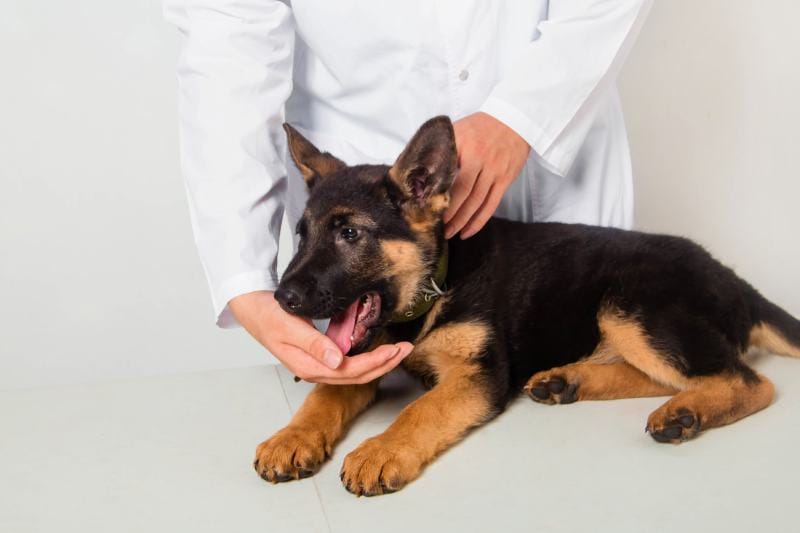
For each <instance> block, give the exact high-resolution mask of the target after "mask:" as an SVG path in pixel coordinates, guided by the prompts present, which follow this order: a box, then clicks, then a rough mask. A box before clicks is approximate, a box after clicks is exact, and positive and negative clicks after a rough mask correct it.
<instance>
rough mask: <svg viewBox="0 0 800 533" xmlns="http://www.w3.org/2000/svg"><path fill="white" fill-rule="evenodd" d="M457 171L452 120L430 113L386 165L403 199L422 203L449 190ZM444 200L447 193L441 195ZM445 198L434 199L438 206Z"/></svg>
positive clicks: (426, 202)
mask: <svg viewBox="0 0 800 533" xmlns="http://www.w3.org/2000/svg"><path fill="white" fill-rule="evenodd" d="M457 172H458V153H457V152H456V137H455V132H454V131H453V123H452V122H450V119H449V118H448V117H446V116H439V117H434V118H432V119H430V120H428V121H427V122H426V123H425V124H423V125H422V126H420V128H419V130H417V133H415V134H414V137H412V139H411V141H409V143H408V145H407V146H406V147H405V149H404V150H403V153H401V154H400V157H398V158H397V161H395V163H394V165H393V166H392V168H391V169H389V177H390V178H391V179H392V181H393V182H394V183H395V185H397V187H398V188H399V189H400V191H401V193H402V194H403V196H404V199H405V200H410V201H413V202H414V203H416V204H417V205H418V206H420V207H422V206H424V205H425V204H429V203H431V200H432V199H434V198H437V197H439V198H441V195H443V194H445V193H447V192H448V191H449V190H450V185H452V184H453V179H454V178H455V175H456V173H457ZM444 199H445V200H447V197H444ZM443 204H446V201H445V202H436V205H437V206H442V205H443Z"/></svg>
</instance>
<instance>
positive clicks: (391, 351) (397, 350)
mask: <svg viewBox="0 0 800 533" xmlns="http://www.w3.org/2000/svg"><path fill="white" fill-rule="evenodd" d="M413 349H414V346H413V345H412V344H410V343H408V342H401V343H398V344H385V345H382V346H379V347H378V348H376V349H375V350H373V351H371V352H368V353H363V354H359V355H357V356H354V357H347V358H345V360H344V362H343V363H342V364H341V365H340V366H339V368H337V369H336V370H331V369H330V368H328V367H326V366H325V365H323V364H322V363H320V362H319V361H317V360H316V359H315V358H314V357H313V356H311V355H309V354H308V353H305V352H304V351H303V350H301V349H300V348H297V347H295V346H291V345H288V344H287V345H284V346H281V347H280V348H279V350H280V352H281V353H280V354H277V353H276V356H277V357H278V359H280V360H281V362H282V363H284V366H286V367H287V368H289V370H291V371H292V372H294V374H295V375H296V376H297V377H299V378H301V379H303V380H305V381H310V382H313V383H329V384H332V385H349V384H359V383H368V382H370V381H372V380H374V379H376V378H378V377H380V376H382V375H383V374H385V373H387V372H389V371H390V370H392V369H393V368H394V367H396V366H397V365H399V364H400V362H401V361H402V360H403V359H404V358H405V357H406V356H407V355H408V354H409V353H411V350H413ZM276 351H277V350H276Z"/></svg>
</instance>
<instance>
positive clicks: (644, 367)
mask: <svg viewBox="0 0 800 533" xmlns="http://www.w3.org/2000/svg"><path fill="white" fill-rule="evenodd" d="M285 129H286V131H287V134H288V142H289V151H290V153H291V156H292V158H293V160H294V162H295V163H296V165H297V167H298V168H299V169H300V171H301V172H302V174H303V175H304V177H305V180H306V182H307V184H308V187H309V199H308V204H307V208H306V210H305V213H304V214H303V217H302V220H300V222H299V224H298V226H297V232H298V233H299V236H300V243H299V249H298V252H297V255H296V256H295V257H294V259H293V260H292V262H291V263H290V265H289V267H288V269H287V270H286V273H285V274H284V276H283V279H282V281H281V283H280V286H279V288H278V290H277V291H276V293H275V297H276V299H277V300H278V301H279V302H280V304H281V305H282V307H283V308H284V309H285V310H286V311H288V312H289V313H295V314H298V315H302V316H306V317H313V318H332V320H331V326H330V328H329V331H328V334H329V335H330V336H331V338H333V339H334V340H335V341H336V342H337V344H338V345H339V346H340V347H341V348H342V349H343V351H345V352H346V353H348V355H355V354H358V353H360V352H363V351H365V350H368V349H370V348H371V347H372V346H375V345H377V344H378V343H383V342H398V341H411V342H413V343H414V345H415V347H414V350H413V352H412V353H411V354H410V355H408V356H407V357H406V359H405V360H404V361H403V363H402V364H403V366H404V367H405V369H406V370H408V371H409V372H411V373H412V374H415V375H417V376H420V377H421V378H422V379H423V380H424V383H425V384H426V385H427V386H428V387H429V390H428V392H426V393H425V394H424V395H422V396H421V397H420V398H418V399H417V400H416V401H414V402H413V403H411V404H410V405H409V406H407V407H406V408H405V409H404V410H403V411H402V412H401V413H400V415H399V417H398V418H397V420H396V421H395V422H394V423H393V424H392V425H391V427H389V428H388V429H387V430H386V431H385V432H384V433H382V434H381V435H378V436H376V437H373V438H370V439H368V440H367V441H365V442H364V443H362V444H361V445H360V446H359V447H358V448H357V449H356V450H354V451H353V452H351V453H350V454H349V455H348V456H347V457H346V458H345V460H344V464H343V466H342V469H341V479H342V482H343V483H344V486H345V487H346V488H347V490H349V491H350V492H353V493H354V494H357V495H366V496H372V495H377V494H385V493H389V492H393V491H396V490H398V489H400V488H401V487H403V486H404V485H406V484H407V483H408V482H410V481H412V480H413V479H414V478H416V477H417V476H418V475H419V474H420V471H421V470H422V469H423V467H424V466H425V465H426V464H427V463H429V462H430V461H431V460H432V459H434V458H435V457H436V456H437V455H438V454H440V453H441V452H442V451H444V450H446V449H447V448H448V447H450V446H451V445H453V444H454V443H455V442H456V441H458V440H459V439H460V438H462V437H463V436H464V434H465V433H466V432H467V431H468V430H469V429H470V428H474V427H476V426H479V425H481V424H483V423H485V422H486V421H488V420H490V419H491V418H493V417H495V416H497V415H498V414H499V413H500V412H502V411H503V409H504V408H505V406H506V405H507V404H508V402H509V401H510V400H511V399H512V398H514V397H515V396H516V395H517V394H518V392H519V391H520V389H522V390H524V392H525V393H527V395H528V396H530V398H532V399H533V400H534V401H536V402H539V403H545V404H566V403H571V402H575V401H578V400H608V399H614V398H636V397H643V396H671V398H670V399H669V400H668V401H667V402H666V403H664V404H663V405H662V406H661V407H659V408H658V409H656V410H655V411H654V412H653V413H652V414H651V415H650V417H649V419H648V420H647V431H648V432H649V433H650V435H651V436H652V437H653V438H654V439H655V440H656V441H658V442H670V443H679V442H682V441H684V440H686V439H689V438H692V437H694V436H695V435H697V434H698V433H699V432H701V431H703V430H706V429H710V428H713V427H717V426H722V425H724V424H729V423H731V422H734V421H736V420H739V419H740V418H743V417H745V416H747V415H749V414H751V413H754V412H756V411H758V410H759V409H762V408H764V407H766V406H767V405H769V403H770V402H771V400H772V398H773V394H774V388H773V385H772V383H771V382H770V381H769V380H768V379H767V378H766V377H764V376H761V375H759V374H758V373H756V372H755V371H754V370H753V369H752V368H750V367H749V366H748V365H747V364H746V363H745V362H743V360H742V356H743V354H744V353H745V352H747V351H748V349H749V348H750V347H751V346H757V347H763V348H766V349H768V350H771V351H773V352H777V353H780V354H785V355H791V356H795V357H800V322H799V321H797V320H796V319H794V318H793V317H792V316H790V315H789V314H788V313H786V312H785V311H783V310H782V309H780V308H779V307H778V306H776V305H775V304H773V303H770V302H769V301H767V300H766V299H765V298H764V297H763V296H761V295H760V294H759V293H758V292H757V291H756V290H755V289H754V288H753V287H751V286H750V285H749V284H748V283H746V282H745V281H743V280H742V279H740V278H739V277H737V276H736V274H734V272H733V271H732V270H730V269H729V268H726V267H725V266H723V265H722V264H720V263H719V262H717V261H716V260H715V259H713V258H712V257H711V256H710V255H709V254H708V253H707V252H706V251H705V250H704V249H703V248H701V247H700V246H699V245H697V244H694V243H693V242H691V241H689V240H687V239H683V238H680V237H671V236H665V235H649V234H644V233H638V232H633V231H622V230H618V229H612V228H600V227H591V226H584V225H579V224H558V223H536V224H525V223H519V222H511V221H507V220H502V219H498V218H494V219H491V220H490V221H489V222H488V223H487V224H486V226H485V227H484V228H483V230H482V231H481V232H479V233H478V234H477V235H475V236H474V237H472V238H470V239H468V240H463V241H462V240H460V239H453V240H451V241H450V242H449V245H448V243H447V242H446V241H445V239H444V236H443V235H444V232H443V221H442V213H443V211H444V209H445V208H446V207H447V205H448V200H449V192H448V190H449V187H450V185H451V183H452V181H453V178H454V176H455V175H456V173H457V170H458V168H457V167H458V165H457V154H456V147H455V138H454V133H453V127H452V124H451V122H450V120H449V119H448V118H447V117H437V118H434V119H431V120H429V121H428V122H426V123H425V124H424V125H423V126H422V127H421V128H420V129H419V131H418V132H417V133H416V134H415V135H414V137H413V139H412V140H411V141H410V143H409V144H408V146H407V147H406V148H405V150H404V151H403V153H402V154H400V156H399V157H398V159H397V161H396V162H395V163H394V165H393V166H391V167H388V166H382V165H359V166H353V167H349V166H347V165H345V164H344V163H342V162H341V161H340V160H338V159H336V158H335V157H334V156H332V155H330V154H328V153H320V151H319V150H317V149H316V148H315V147H314V146H312V145H311V143H310V142H309V141H308V140H306V139H305V138H303V137H302V136H301V135H300V134H299V133H298V132H297V131H295V130H294V129H293V128H291V127H290V126H288V125H287V126H286V127H285ZM443 258H446V259H447V263H448V264H449V266H448V267H447V268H446V275H444V276H442V275H441V274H442V271H443V270H444V269H443V268H442V265H443V264H444V261H443ZM437 278H438V279H437ZM445 284H446V287H443V285H445ZM376 390H377V382H372V383H364V384H362V385H352V386H333V385H317V387H316V388H315V389H314V390H313V392H312V393H311V394H310V395H309V397H308V398H307V399H306V401H305V403H304V404H303V406H302V407H301V408H300V409H299V411H298V412H297V414H296V415H295V416H294V418H293V419H292V420H291V422H290V423H289V425H288V426H287V427H285V428H284V429H282V430H280V431H279V432H278V433H276V434H275V435H274V436H272V437H271V438H270V439H269V440H267V441H265V442H264V443H262V444H261V445H260V446H259V447H258V449H257V451H256V461H255V468H256V470H257V472H258V473H259V474H260V475H261V476H262V477H263V478H264V479H266V480H268V481H271V482H279V481H288V480H291V479H298V478H303V477H308V476H310V475H312V474H314V473H315V472H316V471H317V470H318V469H319V467H320V465H321V464H322V462H323V461H324V460H325V459H326V458H327V457H328V456H329V455H330V453H331V449H332V447H333V445H334V444H335V443H336V441H337V440H338V439H339V438H340V436H341V435H342V433H343V431H344V430H345V429H346V427H347V425H348V424H349V423H350V422H351V421H352V420H353V419H354V418H355V417H356V416H357V415H358V414H359V413H360V412H362V411H363V410H364V409H365V408H366V407H367V406H369V405H370V403H371V402H372V401H373V399H374V398H375V396H376Z"/></svg>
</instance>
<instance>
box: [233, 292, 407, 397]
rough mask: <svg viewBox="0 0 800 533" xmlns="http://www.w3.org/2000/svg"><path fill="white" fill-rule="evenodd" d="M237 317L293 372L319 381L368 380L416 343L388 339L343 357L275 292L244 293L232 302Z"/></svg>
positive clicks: (404, 354)
mask: <svg viewBox="0 0 800 533" xmlns="http://www.w3.org/2000/svg"><path fill="white" fill-rule="evenodd" d="M229 306H230V309H231V312H232V313H233V316H234V317H236V319H237V320H238V321H239V323H240V324H241V325H242V326H244V328H245V329H246V330H247V332H248V333H250V335H252V336H253V338H254V339H256V340H257V341H258V342H259V343H261V344H262V345H263V346H264V347H265V348H266V349H267V350H269V351H270V352H271V353H272V354H273V355H275V357H277V358H278V359H279V360H280V362H281V363H283V366H285V367H286V368H288V369H289V370H290V371H292V372H293V373H294V375H295V376H297V377H299V378H301V379H304V380H306V381H311V382H315V383H330V384H333V385H348V384H357V383H368V382H370V381H373V380H374V379H377V378H379V377H380V376H382V375H384V374H386V373H387V372H389V371H390V370H391V369H393V368H394V367H396V366H397V365H398V364H400V362H401V361H402V360H403V359H404V358H405V357H406V356H407V355H408V354H409V353H411V350H413V349H414V346H413V345H412V344H411V343H408V342H399V343H397V344H384V345H382V346H378V347H377V348H375V349H374V350H372V351H371V352H366V353H361V354H358V356H357V357H344V356H343V355H342V352H341V350H340V349H339V347H338V346H336V343H334V342H333V341H332V340H331V339H329V338H328V337H326V336H325V335H323V334H322V333H320V332H319V331H317V330H316V328H314V326H313V325H312V324H311V321H310V320H308V319H306V318H301V317H298V316H295V315H292V314H289V313H287V312H286V311H284V310H283V309H281V307H280V305H279V304H278V302H277V301H276V300H275V297H274V294H273V292H272V291H256V292H251V293H247V294H242V295H241V296H237V297H236V298H234V299H232V300H231V301H230V303H229Z"/></svg>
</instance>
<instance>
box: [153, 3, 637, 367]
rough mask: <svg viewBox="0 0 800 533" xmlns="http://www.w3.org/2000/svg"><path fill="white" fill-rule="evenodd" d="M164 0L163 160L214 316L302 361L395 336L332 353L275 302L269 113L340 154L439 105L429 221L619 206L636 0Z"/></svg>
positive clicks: (391, 150)
mask: <svg viewBox="0 0 800 533" xmlns="http://www.w3.org/2000/svg"><path fill="white" fill-rule="evenodd" d="M164 2H165V3H164V12H165V16H166V18H167V19H168V20H169V21H171V22H173V23H174V24H175V25H176V26H177V27H178V28H179V29H180V30H181V32H182V33H183V34H184V36H185V40H184V44H183V49H182V53H181V56H180V59H179V66H178V84H179V116H180V139H181V161H182V167H183V172H184V174H185V178H186V185H187V190H188V194H189V205H190V212H191V219H192V226H193V229H194V234H195V239H196V242H197V246H198V249H199V252H200V257H201V260H202V262H203V266H204V268H205V272H206V275H207V278H208V282H209V285H210V289H211V295H212V300H213V304H214V309H215V313H216V317H217V323H218V324H219V325H220V326H222V327H233V326H236V325H242V326H244V327H245V329H247V331H248V332H249V333H250V334H251V335H252V336H253V337H254V338H255V339H256V340H258V341H259V342H261V343H262V344H263V345H264V346H265V347H266V348H267V349H268V350H270V351H271V352H272V353H273V354H274V355H275V356H276V357H277V358H278V359H279V360H280V361H281V362H282V363H283V364H284V365H285V366H286V367H287V368H289V369H290V370H291V371H292V372H294V373H295V375H297V376H299V377H301V378H303V379H306V380H309V381H316V382H326V383H363V382H366V381H369V380H371V379H374V378H376V377H378V376H380V375H382V374H383V373H385V372H388V371H389V370H391V369H392V368H394V367H395V366H396V365H397V364H399V363H400V362H401V360H402V359H403V357H405V356H406V355H407V354H408V353H409V352H410V351H411V346H410V345H408V344H407V343H402V344H401V345H386V346H381V347H378V348H376V349H375V350H373V351H372V352H370V353H368V354H362V355H359V356H358V357H353V358H345V357H343V354H342V353H341V352H340V350H339V349H338V348H337V347H336V345H335V343H333V341H331V340H330V339H329V338H327V337H326V336H324V335H323V334H322V333H320V332H319V331H317V330H316V329H315V328H314V327H313V325H312V324H311V323H310V322H309V321H306V320H303V319H300V318H298V317H295V316H292V315H289V314H288V313H285V312H284V311H283V310H282V309H281V308H280V307H279V306H278V305H277V304H276V302H275V299H274V298H273V294H272V291H273V290H274V289H275V288H276V287H277V284H278V279H277V275H276V264H277V255H278V236H279V231H280V226H281V219H282V217H283V215H284V211H285V213H286V215H287V218H288V221H289V223H290V226H291V227H294V225H295V224H296V222H297V221H298V219H299V217H300V216H301V214H302V210H303V206H304V204H305V199H306V190H305V185H304V183H303V180H302V178H301V177H300V175H299V172H298V171H297V169H296V168H295V167H294V165H293V164H291V163H289V162H288V159H287V157H286V146H285V140H284V137H283V129H282V127H281V125H282V123H283V122H284V121H286V122H289V123H291V124H292V125H293V126H295V127H296V128H297V129H298V130H300V131H301V133H303V134H304V135H305V136H306V137H308V138H309V139H310V140H311V141H312V142H313V143H314V144H315V145H316V146H318V147H319V148H321V149H323V150H325V151H329V152H331V153H333V154H334V155H336V156H337V157H339V158H340V159H342V160H343V161H345V162H347V163H349V164H359V163H384V164H391V163H392V162H393V160H394V158H395V157H397V155H398V154H399V153H400V151H401V150H402V148H403V146H404V145H405V142H406V141H407V140H408V139H409V138H410V136H411V135H412V134H413V132H414V131H415V130H416V128H417V127H418V126H419V125H420V124H422V123H423V122H424V121H425V120H427V119H428V118H431V117H433V116H435V115H442V114H444V115H449V116H450V117H451V118H452V119H453V121H454V125H455V130H456V145H457V149H458V154H459V165H460V171H459V175H458V176H457V178H456V180H455V183H454V186H453V190H452V201H451V206H450V207H449V209H448V210H447V212H446V214H445V220H446V222H447V225H446V235H447V236H448V237H449V238H462V239H463V238H468V237H470V236H471V235H473V234H474V233H476V232H477V231H479V230H480V228H481V227H482V226H483V224H484V223H485V222H486V220H487V219H488V218H489V217H490V216H492V215H497V216H501V217H506V218H512V219H517V220H524V221H533V220H557V221H563V222H583V223H588V224H599V225H612V226H619V227H624V228H627V227H630V226H631V224H632V211H633V191H632V176H631V163H630V154H629V148H628V142H627V137H626V132H625V126H624V122H623V118H622V111H621V107H620V103H619V98H618V94H617V90H616V86H615V77H616V75H617V73H618V72H619V69H620V66H621V64H622V62H623V60H624V58H625V57H626V55H627V51H628V50H629V48H630V46H631V44H632V42H633V40H634V39H635V36H636V35H637V33H638V31H639V29H640V27H641V25H642V23H643V21H644V18H645V16H646V13H647V11H648V9H649V7H650V4H651V0H555V1H548V0H503V1H493V0H396V1H380V2H377V1H376V2H366V1H361V2H356V0H336V1H323V0H318V1H314V0H292V1H288V0H287V1H278V0H164Z"/></svg>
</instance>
